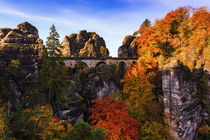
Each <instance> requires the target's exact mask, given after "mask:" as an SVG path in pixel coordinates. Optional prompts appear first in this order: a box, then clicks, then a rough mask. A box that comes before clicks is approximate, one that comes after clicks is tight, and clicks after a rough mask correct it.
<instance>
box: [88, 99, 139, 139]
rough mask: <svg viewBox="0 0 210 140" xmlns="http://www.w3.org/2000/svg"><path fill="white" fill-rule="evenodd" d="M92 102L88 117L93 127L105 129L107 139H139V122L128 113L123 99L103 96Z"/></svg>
mask: <svg viewBox="0 0 210 140" xmlns="http://www.w3.org/2000/svg"><path fill="white" fill-rule="evenodd" d="M93 102H94V103H95V104H94V105H93V109H92V115H91V116H90V119H91V120H92V124H93V125H94V128H96V127H101V128H103V129H104V130H105V131H106V134H107V135H106V139H107V140H120V139H123V140H131V139H139V134H138V131H139V128H140V122H138V121H137V120H135V119H134V118H132V117H130V116H129V115H128V113H127V111H126V109H127V108H128V106H127V105H126V104H125V103H124V102H123V101H120V100H116V99H114V98H112V97H105V98H104V99H96V100H94V101H93Z"/></svg>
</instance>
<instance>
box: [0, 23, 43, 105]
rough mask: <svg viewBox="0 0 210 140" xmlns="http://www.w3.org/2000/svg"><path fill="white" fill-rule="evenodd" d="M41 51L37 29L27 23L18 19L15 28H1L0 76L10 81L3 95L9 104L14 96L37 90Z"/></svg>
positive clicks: (41, 44) (41, 43) (41, 45)
mask: <svg viewBox="0 0 210 140" xmlns="http://www.w3.org/2000/svg"><path fill="white" fill-rule="evenodd" d="M43 51H44V45H43V41H42V40H41V39H40V38H39V34H38V30H37V29H36V27H34V26H33V25H31V24H30V23H28V22H24V23H21V24H19V25H18V26H17V29H11V28H0V66H1V67H0V69H4V71H5V73H4V75H2V77H4V78H5V79H6V80H8V83H9V84H8V86H7V91H5V96H7V99H8V100H9V101H10V102H11V103H12V104H14V103H15V101H14V100H16V99H14V98H22V96H21V95H23V94H34V95H35V93H37V94H38V92H39V91H38V86H39V80H38V70H39V62H40V60H41V57H42V54H43ZM34 98H35V96H34ZM35 99H36V98H35ZM37 100H38V99H37ZM24 101H26V99H23V100H22V102H24ZM30 102H31V103H33V102H34V100H31V101H30Z"/></svg>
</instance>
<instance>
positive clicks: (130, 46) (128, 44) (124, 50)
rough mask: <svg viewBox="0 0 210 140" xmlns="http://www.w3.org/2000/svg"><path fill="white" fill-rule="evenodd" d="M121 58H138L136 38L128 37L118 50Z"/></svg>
mask: <svg viewBox="0 0 210 140" xmlns="http://www.w3.org/2000/svg"><path fill="white" fill-rule="evenodd" d="M118 57H119V58H138V52H137V38H136V37H135V36H126V37H125V38H124V40H123V43H122V46H120V47H119V49H118Z"/></svg>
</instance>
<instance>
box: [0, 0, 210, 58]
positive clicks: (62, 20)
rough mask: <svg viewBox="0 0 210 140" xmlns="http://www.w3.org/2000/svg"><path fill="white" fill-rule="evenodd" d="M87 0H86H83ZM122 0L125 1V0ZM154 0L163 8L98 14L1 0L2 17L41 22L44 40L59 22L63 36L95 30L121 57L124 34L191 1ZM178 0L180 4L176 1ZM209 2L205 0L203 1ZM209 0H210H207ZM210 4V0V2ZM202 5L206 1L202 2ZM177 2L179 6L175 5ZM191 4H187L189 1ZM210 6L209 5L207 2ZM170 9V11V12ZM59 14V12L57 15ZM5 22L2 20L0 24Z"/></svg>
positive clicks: (134, 0) (38, 24)
mask: <svg viewBox="0 0 210 140" xmlns="http://www.w3.org/2000/svg"><path fill="white" fill-rule="evenodd" d="M82 1H85V0H82ZM121 1H122V0H121ZM123 1H128V2H135V3H136V2H139V1H140V2H141V1H143V0H123ZM148 1H151V2H161V4H162V7H152V9H146V11H145V10H142V9H139V8H138V5H136V7H137V8H136V9H132V11H124V10H123V9H122V11H118V12H116V11H115V12H113V11H99V12H98V11H97V12H95V13H89V12H86V13H84V12H81V11H79V10H77V11H75V10H69V9H65V8H62V9H57V10H56V11H55V12H54V13H52V14H51V15H48V16H46V15H38V14H26V13H27V11H25V10H24V9H21V10H18V9H17V8H14V6H12V5H9V4H7V3H3V2H2V1H1V0H0V16H1V15H8V18H11V19H17V18H22V19H23V20H27V21H30V22H32V24H34V23H37V26H38V27H37V28H38V29H39V33H40V36H41V38H42V39H45V38H46V37H47V35H48V32H49V27H48V26H49V25H50V24H52V23H54V24H56V27H57V30H58V32H59V33H60V36H61V39H63V37H64V36H65V35H69V34H70V33H73V32H75V33H77V32H78V31H79V30H82V29H86V30H87V31H95V32H96V33H98V34H99V35H100V36H102V37H103V38H104V39H105V41H106V45H107V47H108V49H109V50H110V52H111V55H112V56H117V49H118V47H119V46H120V45H121V43H122V41H123V39H124V37H125V36H126V35H128V34H132V33H133V32H134V31H136V30H137V29H138V28H139V25H140V24H141V22H142V21H143V20H144V19H146V18H148V19H150V20H151V21H153V20H154V19H155V18H161V17H163V16H164V15H165V14H166V13H167V12H169V10H172V9H171V7H172V5H173V7H175V6H176V7H175V8H177V7H178V6H182V4H186V2H188V0H148ZM177 1H178V3H176V2H177ZM200 1H205V0H200ZM206 1H207V0H206ZM191 3H192V4H194V5H195V4H197V3H198V1H197V0H191ZM207 3H209V2H207ZM161 4H160V5H161ZM201 4H202V3H201ZM174 5H175V6H174ZM186 5H187V4H186ZM207 6H209V5H207ZM167 10H168V11H167ZM55 13H56V14H55ZM0 25H1V23H0Z"/></svg>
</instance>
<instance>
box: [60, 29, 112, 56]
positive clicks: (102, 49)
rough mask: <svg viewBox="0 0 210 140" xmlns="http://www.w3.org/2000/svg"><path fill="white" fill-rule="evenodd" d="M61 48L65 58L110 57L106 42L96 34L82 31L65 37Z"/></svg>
mask: <svg viewBox="0 0 210 140" xmlns="http://www.w3.org/2000/svg"><path fill="white" fill-rule="evenodd" d="M61 45H62V46H63V47H62V48H61V51H62V54H63V56H64V57H108V56H109V50H108V49H107V48H106V44H105V41H104V39H103V38H102V37H100V36H99V35H98V34H96V33H95V32H87V31H86V30H82V31H80V32H79V33H78V34H71V35H69V36H65V37H64V39H63V41H62V44H61Z"/></svg>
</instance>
